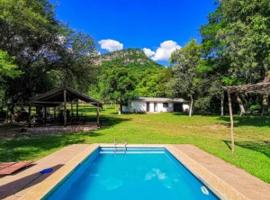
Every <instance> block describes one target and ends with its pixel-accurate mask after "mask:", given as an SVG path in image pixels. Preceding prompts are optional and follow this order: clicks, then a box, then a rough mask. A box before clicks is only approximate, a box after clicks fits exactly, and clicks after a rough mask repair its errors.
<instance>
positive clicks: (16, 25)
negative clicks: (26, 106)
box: [0, 0, 96, 109]
mask: <svg viewBox="0 0 270 200" xmlns="http://www.w3.org/2000/svg"><path fill="white" fill-rule="evenodd" d="M0 49H1V50H2V51H3V52H6V54H7V55H8V56H9V57H11V58H13V62H12V64H14V65H16V66H18V67H17V68H18V70H19V71H20V72H21V74H20V76H16V77H14V76H13V77H12V79H11V78H10V77H5V78H4V81H3V82H4V85H2V87H4V88H5V95H6V97H7V99H9V102H10V103H11V105H12V107H14V106H15V105H16V104H22V103H25V102H27V101H28V100H29V98H30V97H32V96H34V95H35V94H37V93H42V92H45V91H47V90H49V89H51V88H53V87H57V86H61V85H68V86H72V87H75V88H77V89H79V90H81V91H87V90H88V87H89V84H90V83H91V82H93V81H94V77H95V76H94V74H95V72H96V70H95V68H94V65H93V57H95V56H96V51H95V45H94V42H93V40H92V38H91V37H89V36H88V35H86V34H83V33H78V32H75V31H73V30H70V29H69V28H68V27H67V26H64V25H63V24H61V23H60V22H58V21H57V20H56V18H55V16H54V9H53V6H52V5H51V4H50V3H49V1H47V0H18V1H17V0H8V1H7V0H1V1H0ZM1 55H3V54H2V53H1ZM4 65H5V68H8V65H7V63H5V64H4ZM9 68H10V67H9ZM13 68H14V67H13ZM22 83H23V84H22ZM11 109H12V108H11Z"/></svg>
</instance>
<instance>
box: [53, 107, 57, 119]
mask: <svg viewBox="0 0 270 200" xmlns="http://www.w3.org/2000/svg"><path fill="white" fill-rule="evenodd" d="M53 118H54V121H56V107H53Z"/></svg>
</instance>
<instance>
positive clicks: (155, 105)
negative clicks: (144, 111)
mask: <svg viewBox="0 0 270 200" xmlns="http://www.w3.org/2000/svg"><path fill="white" fill-rule="evenodd" d="M154 112H157V103H154Z"/></svg>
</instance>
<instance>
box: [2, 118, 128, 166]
mask: <svg viewBox="0 0 270 200" xmlns="http://www.w3.org/2000/svg"><path fill="white" fill-rule="evenodd" d="M88 120H89V119H88ZM127 120H130V119H128V118H124V119H123V118H118V117H113V116H102V117H101V119H100V121H101V125H102V127H101V129H107V128H111V127H112V126H114V125H116V124H118V123H121V122H123V121H127ZM101 135H102V134H101V133H99V132H96V131H89V132H78V133H61V134H55V135H43V136H33V137H30V138H25V137H18V138H16V139H1V140H0V162H1V161H5V162H7V161H18V160H24V159H29V158H31V157H35V156H38V155H42V154H44V152H48V151H50V150H53V149H56V148H60V147H64V146H67V145H71V144H78V143H85V136H87V137H99V136H101Z"/></svg>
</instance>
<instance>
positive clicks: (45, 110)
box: [44, 106, 47, 124]
mask: <svg viewBox="0 0 270 200" xmlns="http://www.w3.org/2000/svg"><path fill="white" fill-rule="evenodd" d="M44 118H45V121H44V122H45V124H47V107H46V106H44Z"/></svg>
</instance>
